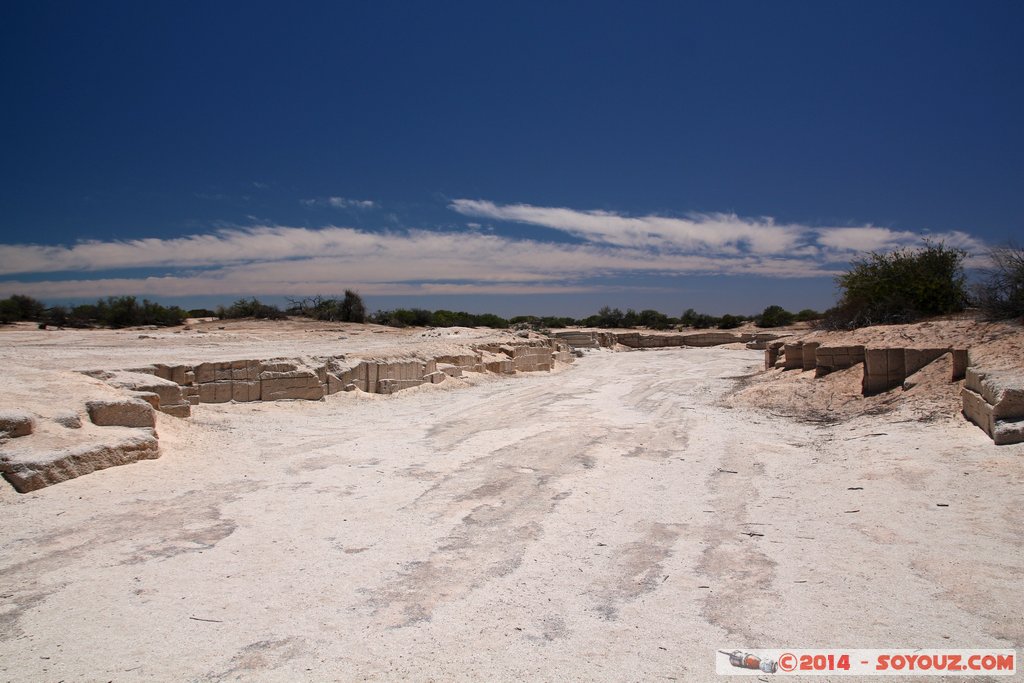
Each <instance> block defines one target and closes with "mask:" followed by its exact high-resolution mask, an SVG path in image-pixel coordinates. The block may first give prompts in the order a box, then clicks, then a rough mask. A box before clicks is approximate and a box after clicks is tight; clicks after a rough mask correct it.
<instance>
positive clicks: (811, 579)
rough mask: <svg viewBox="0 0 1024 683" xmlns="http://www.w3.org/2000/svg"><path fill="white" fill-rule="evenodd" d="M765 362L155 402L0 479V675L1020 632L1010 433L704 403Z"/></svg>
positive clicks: (76, 675)
mask: <svg viewBox="0 0 1024 683" xmlns="http://www.w3.org/2000/svg"><path fill="white" fill-rule="evenodd" d="M762 363H763V357H762V354H761V353H758V352H747V351H735V350H722V349H684V350H680V349H673V350H667V351H650V352H635V353H619V354H612V353H608V352H595V353H592V354H589V355H587V356H586V357H585V358H582V359H580V361H578V362H577V363H576V365H575V366H574V367H572V368H571V369H570V370H568V371H565V372H561V373H558V374H541V375H522V376H516V377H513V378H508V379H494V380H490V379H489V380H485V381H481V382H480V383H478V384H477V385H476V386H471V387H463V388H458V389H454V388H452V387H450V386H449V387H446V385H444V384H441V385H437V386H427V387H421V388H417V389H411V390H409V391H406V392H403V393H402V394H399V395H395V396H389V397H383V396H366V395H356V394H337V395H334V396H330V397H328V398H327V400H326V401H323V402H313V403H311V402H283V403H253V404H238V405H232V404H223V405H202V406H200V407H199V408H198V409H197V410H196V411H195V414H194V415H193V417H192V418H190V419H189V420H178V419H175V418H172V417H169V416H164V415H161V416H159V424H158V430H159V432H160V436H161V450H162V452H163V455H162V457H161V458H160V459H158V460H151V461H143V462H139V463H136V464H133V465H129V466H125V467H119V468H113V469H109V470H103V471H100V472H96V473H94V474H91V475H89V476H87V477H82V478H79V479H75V480H72V481H67V482H63V483H61V484H58V485H56V486H52V487H49V488H46V489H42V490H40V491H36V492H33V493H31V494H26V495H19V494H17V493H15V492H14V491H13V490H11V489H9V488H6V487H5V488H3V489H2V492H0V504H2V510H3V515H4V522H5V523H4V525H3V526H2V529H0V548H2V554H0V573H2V576H3V582H2V584H3V588H2V605H3V612H2V614H0V639H2V640H0V674H2V677H3V678H4V679H10V680H61V679H63V680H233V679H253V678H259V679H261V680H302V679H325V678H326V679H331V678H334V679H341V680H350V679H356V678H377V679H382V678H389V679H395V678H410V679H415V680H427V679H435V680H450V679H475V680H480V679H486V678H497V679H518V678H524V677H529V678H531V679H537V678H542V679H565V678H577V679H599V680H625V679H629V680H634V679H636V680H638V679H664V678H676V679H679V680H684V679H689V680H693V679H697V680H701V679H704V680H706V679H710V678H712V677H713V651H714V649H715V648H717V647H721V646H726V645H736V646H746V647H758V646H761V647H777V646H793V647H812V646H821V647H839V646H842V647H881V646H898V647H936V648H937V647H951V646H952V647H979V646H985V647H1016V648H1020V647H1022V643H1024V625H1022V624H1024V622H1022V621H1021V619H1020V616H1019V615H1020V614H1021V613H1022V612H1024V597H1022V595H1021V592H1020V590H1019V586H1020V584H1021V582H1022V580H1024V552H1022V550H1024V548H1022V546H1024V538H1022V536H1021V535H1020V529H1021V528H1024V512H1022V506H1021V505H1020V503H1021V494H1020V492H1021V490H1022V489H1021V485H1022V484H1024V464H1022V463H1024V460H1022V458H1021V455H1022V454H1024V446H1021V445H1017V446H1003V447H996V446H993V445H992V443H991V441H990V440H989V439H988V438H987V437H986V436H985V434H984V433H982V432H981V431H980V430H978V429H977V428H976V427H974V426H973V425H970V424H968V423H967V422H966V421H964V420H962V419H960V418H956V417H954V416H951V417H950V418H949V419H948V420H945V421H941V420H940V421H939V422H935V421H932V422H929V423H921V422H918V421H916V420H913V419H903V418H901V417H900V416H899V415H891V416H889V417H888V418H887V420H888V421H887V422H880V421H879V420H878V419H877V418H875V419H873V420H872V419H869V418H864V419H855V420H852V421H850V422H845V423H841V424H838V425H826V424H820V425H815V424H809V423H804V422H798V421H795V420H790V419H784V418H778V417H774V416H772V415H771V414H770V413H768V412H765V411H757V410H752V409H746V408H742V407H733V408H727V407H724V406H723V405H722V404H721V401H722V399H723V397H724V396H725V395H726V394H727V393H728V392H730V391H732V390H734V389H735V388H736V387H737V383H738V382H739V380H738V379H736V378H737V377H741V376H743V375H745V374H747V373H750V372H753V371H754V370H756V369H757V368H758V366H760V365H761V364H762ZM940 504H941V506H940Z"/></svg>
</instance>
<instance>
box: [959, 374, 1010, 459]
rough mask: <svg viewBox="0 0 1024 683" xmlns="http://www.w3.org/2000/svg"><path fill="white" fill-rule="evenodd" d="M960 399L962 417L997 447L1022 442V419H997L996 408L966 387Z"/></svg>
mask: <svg viewBox="0 0 1024 683" xmlns="http://www.w3.org/2000/svg"><path fill="white" fill-rule="evenodd" d="M961 397H962V398H963V413H964V417H966V418H967V419H968V420H970V421H971V422H973V423H974V424H976V425H978V426H979V427H981V429H982V430H983V431H984V432H985V433H986V434H988V435H989V437H991V439H992V441H993V442H994V443H995V444H996V445H997V446H1003V445H1006V444H1013V443H1022V442H1024V418H1017V419H1010V420H1001V419H998V417H997V416H996V407H995V406H993V405H992V404H990V403H989V402H988V401H986V400H985V398H984V397H983V396H982V395H981V394H979V393H977V392H975V391H972V390H971V389H968V388H967V387H964V389H963V391H962V392H961Z"/></svg>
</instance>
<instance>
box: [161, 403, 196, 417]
mask: <svg viewBox="0 0 1024 683" xmlns="http://www.w3.org/2000/svg"><path fill="white" fill-rule="evenodd" d="M160 412H161V413H166V414H167V415H170V416H171V417H189V416H190V415H192V406H191V405H190V404H188V403H179V404H178V405H173V406H163V407H161V408H160Z"/></svg>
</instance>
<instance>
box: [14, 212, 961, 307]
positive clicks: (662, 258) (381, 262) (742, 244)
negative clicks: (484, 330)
mask: <svg viewBox="0 0 1024 683" xmlns="http://www.w3.org/2000/svg"><path fill="white" fill-rule="evenodd" d="M339 199H340V198H339ZM344 201H346V202H350V201H353V200H344ZM450 208H451V209H452V210H454V211H456V212H458V213H459V214H462V215H464V216H467V217H473V218H483V219H487V220H488V221H501V222H508V223H519V224H528V225H533V226H542V227H546V228H550V229H552V230H555V231H557V232H558V233H561V234H562V235H563V239H561V240H540V239H525V238H523V237H520V236H516V235H515V234H501V233H500V232H481V231H479V230H474V229H465V230H449V231H431V230H404V231H384V232H373V231H368V230H361V229H356V228H350V227H339V226H327V227H323V228H319V229H311V228H299V227H290V226H279V225H257V226H250V227H240V228H231V229H224V230H218V231H215V232H211V233H204V234H194V235H187V236H183V237H179V238H173V239H155V238H146V239H136V240H114V241H83V242H79V243H77V244H73V245H37V244H3V245H0V294H4V295H6V294H10V293H14V292H22V293H26V294H31V295H34V296H39V297H42V298H51V299H52V298H83V297H88V298H92V297H97V296H106V295H111V294H138V295H146V296H198V295H209V294H214V295H227V296H234V295H249V294H256V295H304V294H311V293H317V292H321V293H325V292H327V293H329V292H338V291H341V290H342V289H344V288H346V287H356V288H357V289H359V290H360V291H361V292H363V293H364V294H370V295H408V296H413V295H427V294H433V295H437V294H470V293H472V294H571V293H581V292H595V291H602V290H606V289H608V288H614V289H621V288H622V287H623V285H621V284H617V281H618V280H619V279H621V278H624V277H626V278H646V280H645V281H643V282H639V281H638V284H637V287H639V288H646V287H649V286H650V284H651V283H650V281H649V280H650V278H654V277H676V276H684V275H752V276H761V277H770V278H794V277H801V278H802V277H829V276H832V275H835V274H836V273H837V272H839V270H838V269H837V267H836V264H837V263H840V262H842V261H846V260H849V258H850V257H851V256H852V255H853V254H855V253H857V252H859V251H862V250H874V249H886V248H893V247H899V246H908V245H915V244H918V243H919V241H920V238H921V235H920V234H918V233H914V232H909V231H897V230H891V229H888V228H882V227H877V226H860V227H811V226H803V225H794V224H777V223H776V222H775V221H773V220H771V219H769V218H758V219H746V218H740V217H738V216H735V215H733V214H701V215H693V216H688V217H685V218H674V217H664V216H640V217H631V216H625V215H620V214H616V213H612V212H607V211H583V210H574V209H567V208H552V207H537V206H531V205H527V204H514V205H499V204H495V203H493V202H489V201H486V200H469V199H457V200H454V201H453V202H452V203H451V204H450ZM506 232H510V231H506ZM932 237H934V238H936V239H943V240H945V241H946V242H947V243H949V244H951V245H955V246H962V247H965V248H968V249H978V248H980V243H979V242H977V240H975V239H974V238H972V237H971V236H969V235H967V234H966V233H961V232H953V233H945V234H942V235H932ZM133 269H134V270H138V271H139V276H138V277H125V276H123V275H121V274H119V276H118V277H110V276H108V275H106V274H107V273H109V272H111V271H119V272H121V271H125V270H133ZM46 273H50V274H52V275H51V276H50V277H49V278H47V277H46V276H45V275H44V276H43V277H39V276H40V275H41V274H46ZM58 273H59V274H60V275H56V274H58ZM27 275H32V277H27V278H25V279H22V278H23V277H24V276H27Z"/></svg>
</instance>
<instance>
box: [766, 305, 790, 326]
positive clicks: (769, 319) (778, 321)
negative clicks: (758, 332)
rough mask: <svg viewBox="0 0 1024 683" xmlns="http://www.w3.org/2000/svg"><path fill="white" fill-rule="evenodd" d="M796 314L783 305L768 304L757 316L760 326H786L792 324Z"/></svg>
mask: <svg viewBox="0 0 1024 683" xmlns="http://www.w3.org/2000/svg"><path fill="white" fill-rule="evenodd" d="M794 317H795V316H794V315H793V314H792V313H790V312H789V311H787V310H786V309H785V308H783V307H782V306H768V307H767V308H765V309H764V311H762V312H761V315H760V316H758V318H757V326H758V327H785V326H786V325H792V324H793V319H794Z"/></svg>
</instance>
